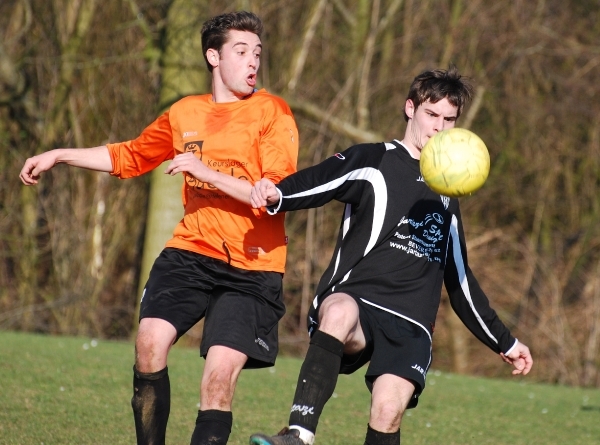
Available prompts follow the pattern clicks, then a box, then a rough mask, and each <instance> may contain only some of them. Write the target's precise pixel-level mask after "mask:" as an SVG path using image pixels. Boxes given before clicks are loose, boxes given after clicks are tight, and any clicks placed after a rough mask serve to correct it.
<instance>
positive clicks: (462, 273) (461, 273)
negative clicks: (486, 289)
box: [450, 215, 498, 344]
mask: <svg viewBox="0 0 600 445" xmlns="http://www.w3.org/2000/svg"><path fill="white" fill-rule="evenodd" d="M450 236H451V237H452V254H453V256H454V264H456V270H457V272H458V281H459V282H460V287H461V288H462V290H463V293H464V294H465V297H466V299H467V301H468V302H469V306H471V310H472V311H473V314H474V315H475V318H476V319H477V321H478V322H479V325H480V326H481V329H483V331H484V332H485V333H486V334H487V335H488V337H490V338H491V339H492V340H493V341H494V343H496V344H498V340H497V339H496V337H494V336H493V335H492V333H491V332H490V330H489V329H488V327H487V326H486V324H485V323H484V322H483V319H482V318H481V315H479V312H477V309H475V305H474V304H473V297H471V289H469V282H468V281H467V272H466V270H465V263H464V260H463V256H462V252H461V251H460V241H459V238H458V220H457V219H456V215H452V224H451V225H450Z"/></svg>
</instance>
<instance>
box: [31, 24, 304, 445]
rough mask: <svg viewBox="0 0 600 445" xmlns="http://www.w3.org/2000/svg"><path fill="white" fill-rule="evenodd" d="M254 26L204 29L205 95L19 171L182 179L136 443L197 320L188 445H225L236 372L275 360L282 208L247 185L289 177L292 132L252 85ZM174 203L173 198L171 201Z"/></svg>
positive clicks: (256, 58) (147, 292)
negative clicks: (267, 213)
mask: <svg viewBox="0 0 600 445" xmlns="http://www.w3.org/2000/svg"><path fill="white" fill-rule="evenodd" d="M262 29H263V27H262V23H261V21H260V19H259V18H258V17H257V16H255V15H254V14H252V13H248V12H235V13H229V14H222V15H219V16H216V17H214V18H212V19H210V20H208V21H207V22H206V23H205V24H204V26H203V28H202V47H203V52H204V56H205V59H206V63H207V66H208V69H209V71H210V72H211V73H212V93H211V94H206V95H199V96H190V97H186V98H183V99H181V100H180V101H178V102H176V103H175V104H173V105H172V106H171V107H170V109H169V110H168V111H166V112H165V113H164V114H162V115H161V116H160V117H158V119H156V120H155V121H154V122H153V123H152V124H150V125H149V126H148V127H147V128H146V129H145V130H144V131H143V132H142V133H141V135H140V136H139V137H138V138H136V139H134V140H131V141H127V142H122V143H116V144H107V145H102V146H99V147H93V148H85V149H77V148H76V149H56V150H51V151H48V152H45V153H42V154H40V155H38V156H34V157H32V158H30V159H28V160H27V161H26V162H25V165H24V166H23V168H22V170H21V173H20V178H21V180H22V181H23V183H24V184H25V185H35V184H37V182H38V180H39V177H40V175H41V174H42V173H43V172H45V171H47V170H49V169H51V168H52V167H54V166H55V165H56V164H58V163H66V164H68V165H71V166H74V167H81V168H86V169H91V170H96V171H103V172H110V173H111V174H112V175H114V176H117V177H119V178H130V177H135V176H139V175H142V174H144V173H147V172H149V171H150V170H152V169H154V168H156V167H158V166H159V165H160V164H161V163H162V162H164V161H167V160H171V162H170V164H169V166H168V167H167V169H166V171H165V173H166V174H170V175H176V174H179V173H181V174H183V176H184V177H185V181H184V185H183V190H182V200H183V205H184V209H185V213H184V217H183V219H182V220H181V221H180V223H179V224H178V225H177V226H176V227H175V230H174V233H173V237H172V238H171V240H169V241H168V242H167V244H166V247H165V249H164V250H163V251H162V253H161V254H160V256H159V257H158V258H157V260H156V261H155V263H154V266H153V268H152V270H151V272H150V277H149V279H148V282H147V284H146V287H145V289H144V292H143V295H142V300H141V308H140V324H139V330H138V334H137V338H136V343H135V351H136V354H135V366H134V380H133V388H134V393H133V398H132V400H131V404H132V407H133V411H134V418H135V427H136V434H137V441H138V444H154V445H157V444H164V443H165V433H166V426H167V420H168V416H169V410H170V384H169V376H168V370H167V356H168V353H169V350H170V348H171V346H172V345H173V344H174V343H175V342H176V341H177V340H178V339H179V338H180V337H181V336H182V335H183V334H184V333H185V332H186V331H187V330H188V329H190V328H191V327H192V326H193V325H194V324H196V323H197V322H198V321H199V320H201V319H202V318H204V323H205V324H204V332H203V336H202V344H201V346H200V353H201V355H202V356H203V357H204V358H205V359H206V363H205V366H204V373H203V376H202V381H201V391H200V403H201V404H200V410H199V411H198V418H197V421H196V428H195V430H194V433H193V435H192V440H191V443H192V444H193V445H208V444H212V445H219V444H226V443H227V440H228V437H229V434H230V431H231V425H232V413H231V403H232V399H233V394H234V390H235V386H236V382H237V378H238V376H239V373H240V372H241V370H242V369H243V368H259V367H266V366H272V365H273V364H274V362H275V357H276V355H277V351H278V338H277V324H278V322H279V320H280V319H281V317H282V316H283V314H284V312H285V308H284V305H283V301H282V276H283V272H284V265H285V255H286V242H285V233H284V225H283V221H284V220H283V215H278V216H277V217H265V218H261V216H262V213H263V212H264V210H256V209H252V208H251V207H250V192H251V189H252V184H253V183H254V182H255V181H258V180H260V179H261V178H268V179H270V180H272V181H273V182H275V183H278V182H280V181H281V180H282V179H283V178H284V177H286V176H287V175H289V174H290V173H293V172H294V171H295V169H296V158H297V153H298V131H297V128H296V124H295V122H294V119H293V116H292V113H291V110H290V108H289V106H288V105H287V104H286V103H285V102H284V101H283V100H282V99H280V98H277V97H275V96H272V95H271V94H269V93H268V92H266V91H265V90H264V89H261V90H257V89H256V84H257V72H258V69H259V66H260V54H261V50H262V43H261V39H260V36H261V33H262ZM173 199H175V197H173Z"/></svg>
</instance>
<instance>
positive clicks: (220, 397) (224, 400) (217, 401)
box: [200, 368, 236, 409]
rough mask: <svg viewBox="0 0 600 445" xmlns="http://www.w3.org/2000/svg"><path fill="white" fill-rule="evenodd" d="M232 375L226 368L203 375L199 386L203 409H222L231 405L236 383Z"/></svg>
mask: <svg viewBox="0 0 600 445" xmlns="http://www.w3.org/2000/svg"><path fill="white" fill-rule="evenodd" d="M234 374H235V373H234V372H233V371H232V370H230V369H227V368H224V369H213V370H211V371H209V372H205V373H204V374H203V376H202V382H201V384H200V394H201V397H202V407H203V409H208V408H210V409H224V408H228V407H229V406H230V405H231V402H232V400H233V393H234V391H235V382H236V379H235V377H234Z"/></svg>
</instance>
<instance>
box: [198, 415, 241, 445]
mask: <svg viewBox="0 0 600 445" xmlns="http://www.w3.org/2000/svg"><path fill="white" fill-rule="evenodd" d="M232 424H233V415H232V414H231V411H219V410H216V409H207V410H206V411H198V418H197V419H196V428H195V429H194V434H192V441H191V442H190V445H225V444H226V443H227V440H228V439H229V434H230V433H231V425H232Z"/></svg>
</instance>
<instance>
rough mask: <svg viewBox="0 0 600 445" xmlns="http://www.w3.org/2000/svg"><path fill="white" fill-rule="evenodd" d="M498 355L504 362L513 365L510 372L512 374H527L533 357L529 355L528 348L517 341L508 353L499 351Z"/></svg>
mask: <svg viewBox="0 0 600 445" xmlns="http://www.w3.org/2000/svg"><path fill="white" fill-rule="evenodd" d="M500 357H502V360H504V361H505V362H506V363H508V364H510V365H513V366H514V367H515V369H514V370H513V372H512V373H513V375H518V374H523V375H527V374H528V373H529V371H530V370H531V367H532V366H533V358H532V357H531V352H529V348H528V347H527V346H525V345H524V344H523V343H520V342H517V344H516V345H515V347H514V348H512V349H511V350H510V352H509V353H508V354H503V353H500Z"/></svg>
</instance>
